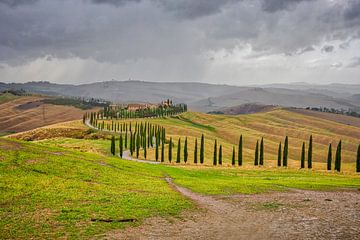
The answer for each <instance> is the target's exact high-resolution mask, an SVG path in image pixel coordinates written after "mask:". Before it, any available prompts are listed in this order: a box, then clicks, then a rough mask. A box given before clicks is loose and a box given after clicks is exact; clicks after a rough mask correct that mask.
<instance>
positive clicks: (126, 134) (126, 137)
mask: <svg viewBox="0 0 360 240" xmlns="http://www.w3.org/2000/svg"><path fill="white" fill-rule="evenodd" d="M127 142H128V133H127V131H126V132H125V148H127V146H128V144H127Z"/></svg>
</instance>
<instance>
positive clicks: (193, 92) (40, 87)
mask: <svg viewBox="0 0 360 240" xmlns="http://www.w3.org/2000/svg"><path fill="white" fill-rule="evenodd" d="M9 89H17V90H19V89H23V90H25V91H29V92H34V93H40V94H45V95H55V96H72V97H84V98H91V97H94V98H101V99H105V100H108V101H112V102H117V103H129V102H159V101H161V100H163V99H168V98H171V99H173V100H174V101H176V102H178V103H187V104H188V105H189V108H190V109H193V110H196V111H201V112H210V111H215V110H219V109H221V108H225V107H233V106H237V105H241V104H246V103H259V104H266V105H278V106H284V107H327V108H336V109H346V110H347V109H352V110H354V111H357V112H360V107H359V106H360V97H359V92H360V84H357V85H355V84H353V85H349V84H328V85H311V84H301V83H298V84H272V85H264V86H261V85H259V86H256V87H255V86H253V87H248V86H247V87H238V86H230V85H214V84H205V83H191V82H188V83H180V82H179V83H171V82H168V83H158V82H146V81H105V82H98V83H91V84H82V85H63V84H52V83H49V82H30V83H24V84H15V83H12V84H11V83H10V84H5V83H2V84H1V83H0V91H4V90H9Z"/></svg>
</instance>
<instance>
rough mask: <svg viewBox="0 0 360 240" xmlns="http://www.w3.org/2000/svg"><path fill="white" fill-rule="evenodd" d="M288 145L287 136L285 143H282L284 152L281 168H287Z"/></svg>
mask: <svg viewBox="0 0 360 240" xmlns="http://www.w3.org/2000/svg"><path fill="white" fill-rule="evenodd" d="M288 145H289V140H288V136H286V137H285V143H284V152H283V166H284V167H287V160H288Z"/></svg>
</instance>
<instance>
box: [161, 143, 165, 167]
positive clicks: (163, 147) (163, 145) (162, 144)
mask: <svg viewBox="0 0 360 240" xmlns="http://www.w3.org/2000/svg"><path fill="white" fill-rule="evenodd" d="M164 155H165V144H164V141H162V142H161V162H164V158H165V156H164Z"/></svg>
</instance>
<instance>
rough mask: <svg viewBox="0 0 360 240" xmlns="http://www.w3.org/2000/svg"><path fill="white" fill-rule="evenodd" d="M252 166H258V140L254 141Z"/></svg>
mask: <svg viewBox="0 0 360 240" xmlns="http://www.w3.org/2000/svg"><path fill="white" fill-rule="evenodd" d="M254 165H255V166H257V165H259V140H256V147H255V159H254Z"/></svg>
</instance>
